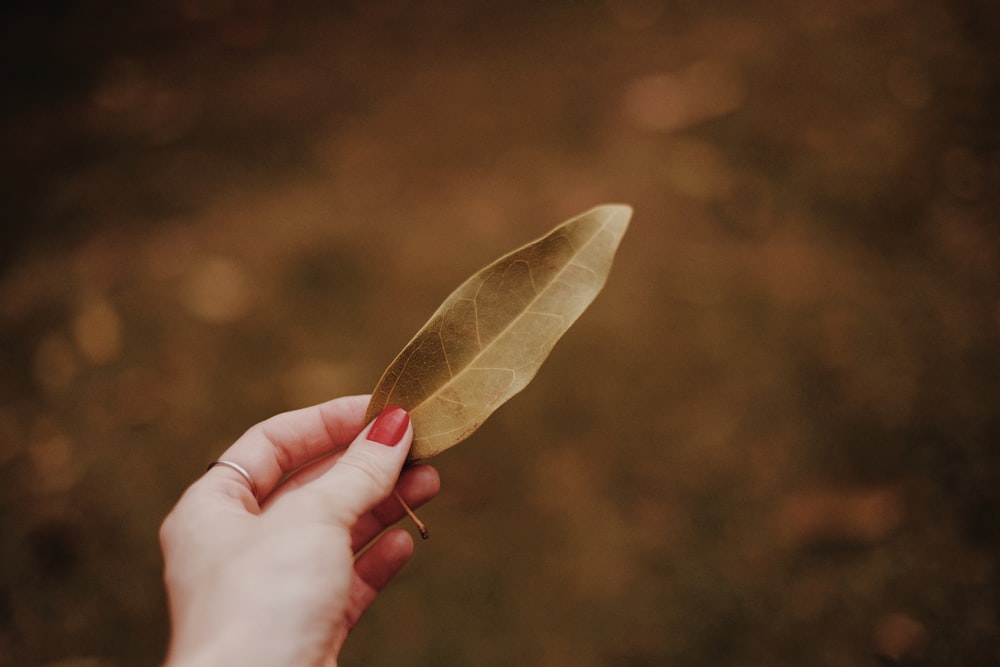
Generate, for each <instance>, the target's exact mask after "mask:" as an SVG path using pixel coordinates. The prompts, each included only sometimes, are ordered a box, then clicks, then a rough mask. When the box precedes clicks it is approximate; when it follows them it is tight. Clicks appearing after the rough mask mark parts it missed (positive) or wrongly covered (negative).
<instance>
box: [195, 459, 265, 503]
mask: <svg viewBox="0 0 1000 667" xmlns="http://www.w3.org/2000/svg"><path fill="white" fill-rule="evenodd" d="M215 466H226V467H227V468H232V469H233V470H235V471H236V472H238V473H239V474H241V475H243V478H244V479H245V480H246V481H247V483H249V484H250V493H252V494H253V499H254V500H257V485H256V484H254V481H253V477H251V476H250V473H248V472H247V469H246V468H244V467H243V466H241V465H240V464H238V463H233V462H232V461H225V460H223V459H219V460H218V461H212V462H211V463H209V464H208V468H206V470H211V469H212V468H214V467H215Z"/></svg>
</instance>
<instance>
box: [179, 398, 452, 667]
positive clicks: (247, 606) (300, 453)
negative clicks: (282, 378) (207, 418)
mask: <svg viewBox="0 0 1000 667" xmlns="http://www.w3.org/2000/svg"><path fill="white" fill-rule="evenodd" d="M367 404H368V397H367V396H354V397H349V398H340V399H335V400H333V401H330V402H327V403H323V404H321V405H318V406H314V407H311V408H305V409H302V410H296V411H294V412H287V413H284V414H281V415H278V416H276V417H272V418H271V419H268V420H267V421H264V422H261V423H260V424H257V425H256V426H254V427H253V428H251V429H250V430H249V431H247V432H246V433H245V434H244V435H243V436H242V437H241V438H240V439H239V440H237V441H236V443H235V444H233V445H232V446H231V447H230V448H229V449H228V450H226V452H225V453H224V454H223V455H222V457H221V458H220V460H224V461H230V462H232V463H235V464H237V466H239V467H242V468H243V469H244V470H245V471H246V472H247V473H248V474H249V476H250V479H252V480H253V482H252V484H251V482H250V481H249V480H248V479H246V478H245V477H244V476H243V474H242V473H241V472H239V471H238V470H237V469H235V468H231V467H228V466H225V465H216V466H214V467H212V468H211V469H210V470H209V471H208V472H206V473H205V475H204V476H203V477H202V478H201V479H199V480H198V481H196V482H195V483H194V484H192V485H191V487H190V488H189V489H188V490H187V491H186V492H185V493H184V495H183V497H182V498H181V499H180V501H179V502H178V503H177V506H176V507H175V508H174V509H173V511H172V512H171V513H170V515H169V516H167V518H166V520H165V521H164V523H163V526H162V528H161V530H160V541H161V544H162V546H163V555H164V560H165V580H166V587H167V594H168V598H169V601H170V616H171V622H172V628H173V632H172V637H171V642H170V651H169V655H168V664H169V665H335V664H336V660H337V655H338V653H339V652H340V648H341V646H342V645H343V643H344V640H345V639H346V637H347V633H348V632H349V631H350V629H351V628H352V627H353V626H354V624H355V623H357V621H358V619H359V618H360V617H361V614H362V613H364V611H365V610H366V609H367V608H368V606H369V605H370V604H371V603H372V601H373V600H374V599H375V597H376V596H377V595H378V592H379V591H380V590H381V589H382V587H383V586H385V585H386V584H387V583H388V582H389V581H390V580H391V579H392V577H393V576H394V575H395V574H396V572H397V571H398V570H399V568H400V567H402V565H403V564H404V563H405V562H406V561H407V559H408V558H409V557H410V555H411V554H412V553H413V540H412V538H411V537H410V535H409V533H407V532H406V531H405V530H402V529H396V530H391V531H388V532H385V533H384V534H383V530H384V529H385V528H386V527H387V526H390V525H392V524H393V523H395V522H396V521H397V520H399V519H400V518H401V516H402V515H403V510H402V508H401V506H400V504H399V502H398V500H397V499H396V498H395V497H393V496H392V491H393V489H394V488H395V489H396V490H398V492H399V493H400V494H401V495H402V497H403V498H405V499H406V501H407V503H409V504H410V505H411V506H419V505H421V504H423V503H424V502H426V501H428V500H429V499H430V498H432V497H433V496H434V495H435V494H436V493H437V490H438V487H439V479H438V476H437V472H436V471H435V470H434V469H433V468H431V467H430V466H426V465H424V466H416V467H413V468H410V469H407V470H406V472H404V473H403V474H402V476H400V470H402V467H403V463H404V461H405V460H406V454H407V452H408V451H409V448H410V444H411V442H412V439H413V429H412V427H411V426H410V423H409V416H408V415H407V414H406V412H405V411H403V410H401V409H399V408H387V409H386V410H385V411H384V412H383V413H382V414H381V415H379V417H378V418H376V419H375V420H374V422H373V423H372V425H370V426H367V427H366V425H365V424H364V421H363V420H364V413H365V408H366V406H367ZM346 445H349V446H347V447H346V449H344V447H345V446H346ZM289 474H290V475H291V476H290V477H288V479H286V480H285V481H284V482H283V483H282V484H281V485H280V486H278V482H279V481H280V480H282V479H283V478H284V477H285V476H286V475H289ZM397 480H398V482H397ZM253 485H255V486H256V489H255V491H256V494H257V497H256V498H255V497H254V492H253V490H252V487H253ZM373 540H374V542H372V541H373ZM369 543H371V546H370V548H368V549H367V550H366V551H364V553H363V554H362V555H360V556H357V554H358V553H359V552H360V551H361V550H362V549H364V548H365V547H366V546H368V545H369ZM356 556H357V558H356Z"/></svg>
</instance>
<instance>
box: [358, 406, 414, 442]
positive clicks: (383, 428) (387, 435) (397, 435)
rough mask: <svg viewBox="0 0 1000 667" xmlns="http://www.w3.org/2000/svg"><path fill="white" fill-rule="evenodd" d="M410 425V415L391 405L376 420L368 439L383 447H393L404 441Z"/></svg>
mask: <svg viewBox="0 0 1000 667" xmlns="http://www.w3.org/2000/svg"><path fill="white" fill-rule="evenodd" d="M409 423H410V415H409V414H408V413H407V412H406V410H404V409H403V408H398V407H396V406H394V405H390V406H389V407H387V408H386V409H385V410H383V411H382V412H381V413H380V414H379V416H378V417H376V418H375V423H374V424H372V428H371V430H370V431H368V439H369V440H371V441H372V442H377V443H379V444H381V445H389V446H390V447H393V446H394V445H396V444H398V443H399V441H400V440H402V438H403V434H404V433H406V427H407V426H408V425H409Z"/></svg>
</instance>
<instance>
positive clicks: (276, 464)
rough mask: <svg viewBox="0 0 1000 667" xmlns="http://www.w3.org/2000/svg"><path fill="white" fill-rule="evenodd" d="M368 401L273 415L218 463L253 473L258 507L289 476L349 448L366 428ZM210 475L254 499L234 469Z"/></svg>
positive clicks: (340, 402) (217, 470)
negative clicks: (226, 462)
mask: <svg viewBox="0 0 1000 667" xmlns="http://www.w3.org/2000/svg"><path fill="white" fill-rule="evenodd" d="M368 401H369V396H368V395H360V396H345V397H342V398H335V399H333V400H331V401H327V402H325V403H320V404H319V405H313V406H310V407H308V408H301V409H299V410H292V411H289V412H283V413H281V414H279V415H275V416H274V417H271V418H270V419H266V420H264V421H262V422H260V423H258V424H255V425H254V426H252V427H250V429H248V430H247V431H246V433H244V434H243V435H242V436H240V438H239V439H238V440H237V441H236V442H234V443H233V444H232V445H231V446H230V447H229V448H228V449H227V450H226V451H225V452H223V453H222V455H221V456H220V457H219V459H221V460H226V461H232V462H233V463H236V464H237V465H239V466H241V467H243V468H244V469H245V470H246V471H247V472H248V473H249V474H250V477H251V478H252V479H253V481H254V483H255V484H256V486H257V498H256V500H257V502H258V503H259V502H260V501H262V500H263V499H264V498H265V497H267V495H268V494H269V493H271V491H272V490H274V487H275V486H276V485H277V483H278V482H279V481H280V480H281V478H282V477H283V476H284V475H285V474H286V473H289V472H292V471H293V470H295V469H297V468H299V467H301V466H303V465H305V464H306V463H309V462H310V461H313V460H315V459H317V458H319V457H320V456H323V455H325V454H328V453H330V452H332V451H336V450H337V449H340V448H343V447H346V446H347V445H348V444H350V443H351V442H352V441H353V440H354V438H355V436H357V434H358V433H360V432H361V430H362V429H363V428H364V427H365V421H364V419H365V410H366V409H367V407H368ZM210 472H211V473H212V474H215V475H217V476H218V478H219V479H220V480H222V479H228V480H229V483H238V484H240V486H241V487H243V488H244V489H245V490H246V494H247V495H252V493H251V491H250V485H249V484H248V483H247V481H246V480H244V479H242V477H241V476H240V474H239V473H237V472H236V471H235V470H232V469H230V468H226V467H223V466H216V467H214V468H212V469H211V471H210ZM207 476H208V473H206V477H207Z"/></svg>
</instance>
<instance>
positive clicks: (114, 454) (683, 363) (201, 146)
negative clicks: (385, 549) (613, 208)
mask: <svg viewBox="0 0 1000 667" xmlns="http://www.w3.org/2000/svg"><path fill="white" fill-rule="evenodd" d="M2 18H3V27H2V31H3V34H2V36H3V40H2V44H3V46H2V47H0V48H2V54H3V60H4V62H3V66H4V70H3V71H4V73H5V76H4V79H3V84H2V85H4V86H7V87H8V93H9V94H6V95H4V96H3V97H4V98H5V102H4V103H3V107H2V108H3V113H4V116H3V124H2V128H0V132H2V141H3V144H2V148H3V155H4V158H3V161H2V162H3V164H2V167H0V168H2V172H0V175H2V176H3V186H2V193H3V197H2V206H3V215H4V217H5V220H4V221H3V222H4V227H3V231H2V234H3V237H2V238H3V241H2V242H3V251H2V253H0V257H2V262H3V265H2V274H0V342H2V352H0V482H2V484H0V531H2V548H0V573H2V574H0V665H62V666H65V665H87V666H98V665H101V666H103V665H133V664H155V663H156V661H157V660H159V658H160V656H162V653H163V648H164V645H165V641H166V632H167V627H166V619H165V614H164V609H163V595H162V592H161V588H160V580H159V567H160V562H159V555H158V548H157V544H156V530H157V527H158V523H159V521H160V519H161V517H162V516H163V515H164V514H165V513H166V512H167V511H168V509H169V508H170V506H171V505H172V503H173V502H174V501H175V499H176V498H177V496H178V495H179V494H180V492H181V491H182V489H183V488H184V487H185V485H186V484H187V483H188V482H189V481H190V480H192V479H194V478H195V477H197V476H198V475H199V474H200V473H201V471H202V470H203V469H204V466H205V464H206V462H208V461H210V460H211V459H212V458H213V457H214V456H215V455H216V454H218V453H219V452H220V451H221V450H222V449H223V448H224V447H225V446H226V445H227V444H228V443H229V442H231V441H232V440H233V439H234V438H235V437H237V436H238V435H239V434H240V433H241V432H242V430H243V429H244V428H246V427H247V426H249V425H250V424H252V423H253V422H255V421H258V420H260V419H262V418H264V417H266V416H268V415H271V414H273V413H275V412H278V411H281V410H284V409H287V408H291V407H296V406H301V405H305V404H309V403H313V402H317V401H320V400H323V399H325V398H329V397H333V396H337V395H341V394H345V393H362V392H366V391H368V390H370V389H371V387H372V386H373V384H374V382H375V381H376V380H377V378H378V376H379V374H380V373H381V370H382V368H383V367H384V366H385V364H387V363H388V361H389V360H391V358H392V357H393V356H394V354H395V352H396V351H397V349H398V348H399V347H400V346H402V345H403V344H404V343H405V342H406V341H407V340H408V339H409V337H410V335H411V334H412V333H413V332H414V331H415V330H416V329H417V327H419V326H420V325H421V324H422V323H423V321H424V320H425V319H426V317H427V316H428V315H429V314H430V313H431V312H432V311H433V309H434V308H435V307H436V306H437V304H438V302H439V301H440V300H441V299H442V298H443V297H444V296H445V295H446V294H447V293H448V292H449V291H450V290H451V289H452V287H454V286H455V285H457V284H458V282H459V281H460V280H462V279H464V278H465V277H466V276H467V275H468V274H469V273H470V272H472V271H473V270H474V269H476V268H478V267H479V265H481V264H483V263H485V262H486V261H489V260H491V259H493V258H494V257H495V256H496V255H497V254H499V253H501V252H505V251H507V250H509V249H510V248H512V247H514V246H516V245H518V244H520V243H522V242H525V241H527V240H530V239H532V238H534V237H535V236H538V235H540V234H541V233H543V232H545V231H547V230H548V229H549V228H550V227H551V226H553V225H554V224H556V223H557V222H560V221H561V220H563V219H565V218H567V217H569V216H570V215H573V214H575V213H577V212H580V211H582V210H584V209H586V208H588V207H590V206H591V205H593V204H596V203H600V202H604V201H622V202H628V203H631V204H632V205H633V206H634V207H635V211H636V212H635V218H634V221H633V225H632V229H631V230H630V232H629V234H628V236H627V237H626V239H625V241H624V243H623V246H622V249H621V251H620V253H619V259H618V263H617V265H616V267H615V270H614V271H613V273H612V276H611V280H610V281H609V284H608V287H607V288H606V291H605V292H604V293H603V294H602V295H601V297H600V298H599V299H598V301H597V302H596V303H595V304H594V306H593V307H592V309H591V310H590V311H588V313H587V314H586V315H585V316H584V317H583V318H582V319H581V321H580V322H579V323H578V324H577V325H576V327H575V328H574V329H573V330H572V331H570V333H569V334H568V335H567V337H566V338H565V339H564V341H563V342H562V343H561V344H560V345H559V346H558V347H557V348H556V351H555V352H554V354H553V356H552V357H551V358H550V360H549V361H548V362H547V364H546V365H545V366H544V367H543V369H542V371H541V372H540V374H539V377H538V378H537V379H536V381H535V383H534V384H532V385H531V386H530V387H529V388H528V389H527V390H526V391H525V392H524V393H523V394H521V395H520V396H518V397H517V398H515V399H514V400H513V401H512V402H511V403H510V404H508V406H506V407H505V408H504V409H503V410H501V411H500V412H499V413H498V414H497V415H495V416H494V417H493V418H492V419H491V420H490V422H488V424H487V425H486V426H485V427H484V428H483V429H482V430H481V431H480V432H479V433H477V434H476V436H474V438H473V439H472V440H470V441H469V442H467V443H466V444H464V445H462V446H461V447H460V448H458V449H455V450H452V451H450V452H448V453H447V454H446V455H444V456H442V457H440V458H439V459H438V460H437V463H438V466H439V469H440V470H441V473H442V476H443V480H444V489H443V491H442V494H441V496H440V497H439V499H438V500H437V501H435V503H434V504H433V505H432V506H430V507H429V508H427V509H426V510H425V511H424V512H423V517H424V519H425V520H426V521H427V522H428V523H429V524H430V525H431V529H432V532H433V537H432V539H431V540H430V541H429V542H427V543H423V544H421V545H419V549H418V553H417V554H416V557H415V558H414V560H413V562H412V563H411V564H410V565H409V566H408V568H407V570H406V571H405V572H404V574H402V575H401V577H400V579H399V581H398V582H397V583H396V584H395V586H394V587H393V588H392V589H391V590H389V591H388V592H386V593H385V594H384V596H383V597H382V598H381V599H380V601H379V602H378V604H377V605H376V606H375V608H374V609H373V610H372V611H371V612H370V614H369V616H368V617H366V619H365V621H364V623H363V624H362V625H361V626H360V627H359V628H358V629H357V631H356V632H355V634H354V636H353V637H352V639H351V640H350V642H349V644H348V650H347V653H346V654H345V656H344V663H345V664H370V665H514V664H517V665H569V664H572V665H578V666H584V667H585V666H588V665H662V664H671V665H761V666H763V665H769V666H774V665H804V664H809V665H878V664H905V665H990V664H997V660H998V658H997V656H998V655H1000V629H998V615H1000V569H998V563H1000V561H998V551H997V550H998V539H1000V520H998V518H997V513H998V509H1000V455H998V451H1000V450H998V447H1000V408H998V406H1000V345H998V344H1000V281H998V279H997V277H998V265H1000V235H998V233H997V232H998V225H997V215H998V212H1000V205H998V204H1000V202H998V192H1000V188H998V182H1000V153H998V148H1000V143H998V139H1000V136H998V132H997V129H996V128H997V124H996V118H997V113H998V110H1000V99H998V94H997V91H998V85H997V84H998V69H997V65H998V62H997V55H998V52H997V48H996V46H995V43H996V40H997V38H998V37H1000V33H998V30H997V28H998V25H997V18H998V11H997V9H996V8H995V3H992V2H987V1H985V0H984V1H982V2H973V1H967V2H943V1H940V2H928V3H920V4H915V3H904V2H901V1H897V0H878V1H874V2H873V1H872V0H865V1H863V2H861V1H853V0H844V1H842V2H819V1H812V0H808V1H804V2H803V1H792V0H786V1H777V2H725V1H719V2H708V3H694V2H666V1H662V2H657V1H656V0H609V1H608V2H584V3H566V2H559V3H537V4H529V3H479V4H462V3H448V2H440V1H439V2H421V3H417V2H406V0H379V1H377V2H367V3H358V4H357V5H356V6H354V5H336V6H331V5H328V4H326V3H318V2H305V1H303V2H294V3H289V4H282V3H274V4H271V3H268V2H267V1H266V0H262V1H260V2H247V3H239V2H226V1H225V0H218V1H212V0H204V1H199V0H184V1H180V0H178V1H176V2H168V1H166V0H164V1H162V2H154V3H147V4H145V5H139V6H137V7H131V8H128V9H122V8H120V7H116V6H114V5H113V4H112V3H100V2H98V3H80V4H79V6H77V5H76V4H73V3H50V4H48V5H46V6H45V7H44V8H39V6H38V5H36V4H32V5H28V4H27V3H24V4H23V6H17V5H14V6H8V7H7V8H6V9H4V10H3V13H2ZM252 583H253V585H266V582H252Z"/></svg>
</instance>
